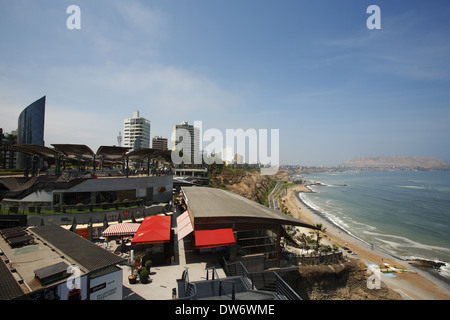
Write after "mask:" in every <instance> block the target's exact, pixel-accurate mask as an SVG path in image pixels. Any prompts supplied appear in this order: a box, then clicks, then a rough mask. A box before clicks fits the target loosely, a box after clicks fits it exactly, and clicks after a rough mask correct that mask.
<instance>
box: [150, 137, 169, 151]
mask: <svg viewBox="0 0 450 320" xmlns="http://www.w3.org/2000/svg"><path fill="white" fill-rule="evenodd" d="M152 148H153V149H158V150H167V138H163V137H161V136H156V137H153V140H152Z"/></svg>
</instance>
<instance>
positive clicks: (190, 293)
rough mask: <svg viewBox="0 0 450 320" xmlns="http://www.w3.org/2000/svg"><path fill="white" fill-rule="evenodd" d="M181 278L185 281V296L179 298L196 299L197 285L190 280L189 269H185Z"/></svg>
mask: <svg viewBox="0 0 450 320" xmlns="http://www.w3.org/2000/svg"><path fill="white" fill-rule="evenodd" d="M181 280H182V281H183V282H184V297H181V298H178V300H195V299H196V298H197V287H196V286H195V284H194V283H190V282H189V272H188V269H186V270H184V271H183V274H182V276H181Z"/></svg>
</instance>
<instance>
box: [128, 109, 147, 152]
mask: <svg viewBox="0 0 450 320" xmlns="http://www.w3.org/2000/svg"><path fill="white" fill-rule="evenodd" d="M123 146H124V147H128V148H131V150H138V149H145V148H150V121H149V120H147V119H145V118H142V117H139V111H133V117H132V118H127V119H124V120H123Z"/></svg>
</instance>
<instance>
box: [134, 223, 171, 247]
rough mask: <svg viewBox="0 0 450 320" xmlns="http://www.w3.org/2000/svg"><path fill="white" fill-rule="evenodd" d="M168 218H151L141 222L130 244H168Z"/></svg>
mask: <svg viewBox="0 0 450 320" xmlns="http://www.w3.org/2000/svg"><path fill="white" fill-rule="evenodd" d="M170 220H171V219H170V216H151V217H147V218H145V219H144V221H142V223H141V226H140V227H139V229H138V230H137V231H136V234H135V236H134V237H133V239H132V240H131V244H150V243H165V242H170Z"/></svg>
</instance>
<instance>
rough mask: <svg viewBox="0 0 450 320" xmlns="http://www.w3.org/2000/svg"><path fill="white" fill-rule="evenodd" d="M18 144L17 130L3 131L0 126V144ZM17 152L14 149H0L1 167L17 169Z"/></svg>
mask: <svg viewBox="0 0 450 320" xmlns="http://www.w3.org/2000/svg"><path fill="white" fill-rule="evenodd" d="M14 144H17V130H14V131H11V133H6V132H5V133H3V129H2V128H0V146H8V145H14ZM16 157H17V154H16V152H14V151H12V150H2V151H0V169H15V168H16Z"/></svg>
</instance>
